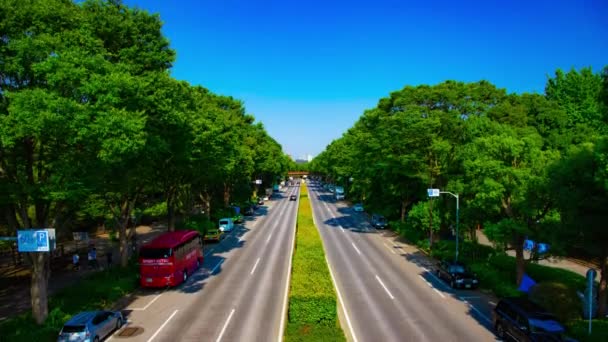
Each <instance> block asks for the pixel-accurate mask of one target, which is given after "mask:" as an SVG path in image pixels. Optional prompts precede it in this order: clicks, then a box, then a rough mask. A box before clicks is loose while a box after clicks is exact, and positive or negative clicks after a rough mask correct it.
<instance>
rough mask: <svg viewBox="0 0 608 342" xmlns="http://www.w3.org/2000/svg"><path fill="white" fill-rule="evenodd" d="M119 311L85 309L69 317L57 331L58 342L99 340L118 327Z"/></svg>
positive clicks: (120, 321) (119, 323) (96, 341)
mask: <svg viewBox="0 0 608 342" xmlns="http://www.w3.org/2000/svg"><path fill="white" fill-rule="evenodd" d="M123 322H124V318H123V317H122V314H121V313H120V311H87V312H81V313H79V314H77V315H76V316H74V317H72V318H70V320H69V321H67V323H65V324H64V325H63V328H62V329H61V332H59V338H57V341H58V342H99V341H101V340H103V339H104V338H106V337H108V336H109V335H111V334H112V333H113V332H114V331H115V330H118V329H120V327H122V324H123Z"/></svg>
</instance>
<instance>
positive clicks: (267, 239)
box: [265, 233, 272, 245]
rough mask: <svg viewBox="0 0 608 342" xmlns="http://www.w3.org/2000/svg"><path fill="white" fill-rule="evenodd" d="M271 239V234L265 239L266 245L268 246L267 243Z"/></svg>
mask: <svg viewBox="0 0 608 342" xmlns="http://www.w3.org/2000/svg"><path fill="white" fill-rule="evenodd" d="M271 237H272V233H270V235H268V238H266V243H265V244H266V245H267V244H268V242H269V241H270V238H271Z"/></svg>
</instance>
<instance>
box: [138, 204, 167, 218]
mask: <svg viewBox="0 0 608 342" xmlns="http://www.w3.org/2000/svg"><path fill="white" fill-rule="evenodd" d="M165 216H167V202H164V201H163V202H158V203H156V204H154V205H152V206H151V207H148V208H146V209H144V210H143V211H142V220H143V221H149V220H150V219H157V218H160V217H165Z"/></svg>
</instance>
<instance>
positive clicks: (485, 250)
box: [431, 240, 495, 263]
mask: <svg viewBox="0 0 608 342" xmlns="http://www.w3.org/2000/svg"><path fill="white" fill-rule="evenodd" d="M459 249H460V251H459V260H462V261H464V262H466V263H473V262H479V261H486V260H488V257H489V256H490V255H492V254H493V253H494V252H495V251H494V248H492V247H490V246H485V245H481V244H478V243H476V242H470V241H462V242H460V246H459ZM455 251H456V242H455V241H451V240H441V241H438V242H436V243H435V244H433V250H432V252H431V255H432V256H433V257H434V258H437V259H440V260H443V259H452V258H454V253H455Z"/></svg>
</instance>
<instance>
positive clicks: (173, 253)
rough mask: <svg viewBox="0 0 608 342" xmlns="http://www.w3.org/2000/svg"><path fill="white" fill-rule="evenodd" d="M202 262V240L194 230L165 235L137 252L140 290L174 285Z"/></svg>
mask: <svg viewBox="0 0 608 342" xmlns="http://www.w3.org/2000/svg"><path fill="white" fill-rule="evenodd" d="M202 263H203V239H202V237H201V236H200V234H199V233H198V232H197V231H194V230H182V231H177V232H167V233H163V234H161V235H160V236H158V237H156V238H155V239H154V240H152V241H150V242H149V243H147V244H145V245H143V246H142V247H141V248H140V250H139V273H140V280H139V283H140V285H141V286H142V287H165V286H176V285H179V284H181V283H183V282H185V281H186V279H188V276H189V275H191V274H192V273H193V272H194V271H195V270H196V269H197V268H199V267H200V265H202Z"/></svg>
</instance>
